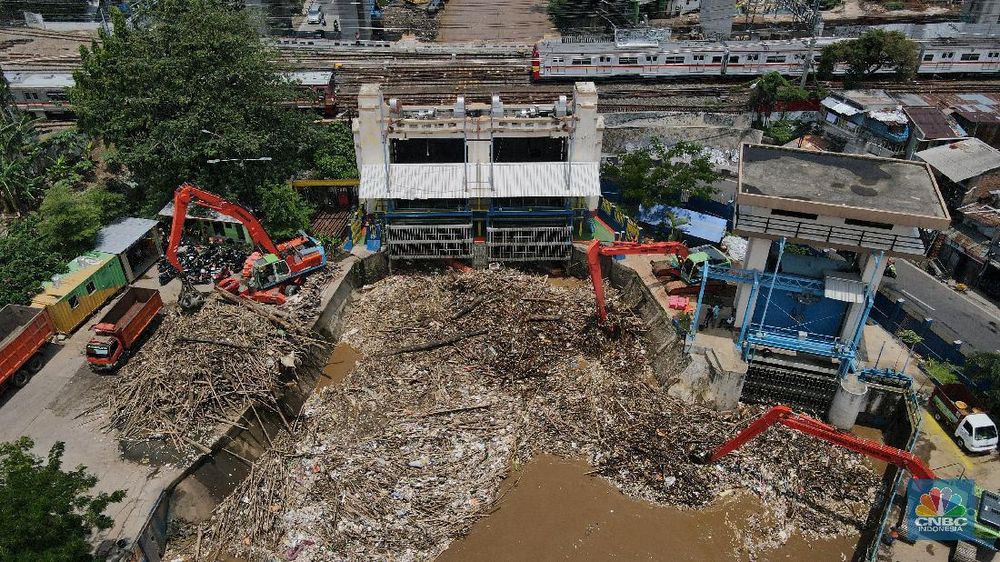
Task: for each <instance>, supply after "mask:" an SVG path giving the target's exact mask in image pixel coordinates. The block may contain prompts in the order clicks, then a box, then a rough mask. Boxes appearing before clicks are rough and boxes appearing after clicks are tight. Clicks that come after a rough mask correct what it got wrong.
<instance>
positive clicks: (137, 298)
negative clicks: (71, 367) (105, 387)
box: [87, 287, 163, 372]
mask: <svg viewBox="0 0 1000 562" xmlns="http://www.w3.org/2000/svg"><path fill="white" fill-rule="evenodd" d="M162 308H163V299H161V298H160V292H159V291H157V290H156V289H142V288H139V287H129V289H128V290H127V291H125V293H124V294H123V295H122V296H121V298H120V299H118V302H116V303H115V305H114V306H112V307H111V310H109V311H108V312H107V313H106V314H105V315H104V317H103V318H101V320H100V321H99V322H98V323H97V324H94V326H93V327H92V329H93V330H94V331H95V332H96V334H95V335H94V337H93V338H91V340H90V341H89V342H88V343H87V363H88V364H89V365H90V368H91V370H93V371H95V372H102V371H114V370H115V369H117V368H119V367H121V366H122V365H124V364H125V361H126V360H128V356H129V355H131V353H132V351H134V349H135V348H136V347H137V344H138V342H139V340H140V339H142V336H143V335H144V334H145V333H146V331H147V330H148V329H149V327H150V326H151V325H152V324H153V320H154V319H156V315H157V313H159V312H160V310H161V309H162Z"/></svg>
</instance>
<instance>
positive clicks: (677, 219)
mask: <svg viewBox="0 0 1000 562" xmlns="http://www.w3.org/2000/svg"><path fill="white" fill-rule="evenodd" d="M664 218H665V219H667V220H668V221H670V234H668V235H667V240H670V241H671V242H676V241H678V240H680V239H681V235H682V234H684V231H683V230H681V228H680V227H682V226H684V225H685V224H688V223H689V222H691V221H690V220H689V219H688V218H687V217H681V216H677V215H676V214H674V213H672V212H671V211H667V214H666V216H665V217H664Z"/></svg>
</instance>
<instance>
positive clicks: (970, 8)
mask: <svg viewBox="0 0 1000 562" xmlns="http://www.w3.org/2000/svg"><path fill="white" fill-rule="evenodd" d="M961 19H962V21H963V22H965V23H982V24H994V23H1000V2H996V1H995V0H965V1H964V2H962V16H961Z"/></svg>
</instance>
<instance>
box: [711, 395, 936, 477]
mask: <svg viewBox="0 0 1000 562" xmlns="http://www.w3.org/2000/svg"><path fill="white" fill-rule="evenodd" d="M776 423H780V424H781V425H783V426H785V427H788V428H791V429H794V430H796V431H801V432H802V433H805V434H807V435H812V436H813V437H818V438H820V439H822V440H824V441H827V442H830V443H833V444H834V445H838V446H840V447H843V448H845V449H849V450H851V451H854V452H856V453H861V454H863V455H867V456H869V457H871V458H873V459H878V460H880V461H883V462H887V463H892V464H894V465H896V466H898V467H900V468H904V469H906V470H907V471H908V472H909V473H910V474H912V475H913V477H914V478H927V479H934V478H937V476H935V474H934V471H933V470H931V469H930V468H929V467H928V466H927V465H926V464H924V461H922V460H920V458H919V457H917V456H916V455H914V454H913V453H910V452H908V451H903V450H902V449H897V448H895V447H890V446H888V445H883V444H882V443H877V442H875V441H870V440H868V439H864V438H861V437H858V436H856V435H852V434H850V433H846V432H842V431H837V429H836V428H835V427H833V426H831V425H828V424H825V423H823V422H821V421H820V420H818V419H816V418H813V417H810V416H807V415H805V414H798V413H795V412H793V411H792V409H791V408H789V407H788V406H774V407H773V408H771V409H770V410H768V411H767V412H765V413H764V415H762V416H761V417H759V418H757V419H756V420H754V421H753V423H751V424H750V425H749V426H747V427H746V429H744V430H743V431H741V432H740V433H739V434H737V435H736V437H733V438H732V439H730V440H729V441H726V442H725V443H723V444H722V445H721V446H719V448H718V449H716V450H715V451H712V452H709V453H707V454H701V455H697V456H696V459H695V460H697V461H698V462H702V463H712V462H715V461H717V460H719V459H721V458H722V457H724V456H726V455H728V454H729V453H731V452H733V451H735V450H736V449H739V448H740V447H742V446H743V445H745V444H746V443H747V442H748V441H750V440H751V439H753V438H754V437H757V436H758V435H760V434H761V433H763V432H764V431H766V430H767V428H769V427H771V426H772V425H774V424H776Z"/></svg>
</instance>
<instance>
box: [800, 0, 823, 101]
mask: <svg viewBox="0 0 1000 562" xmlns="http://www.w3.org/2000/svg"><path fill="white" fill-rule="evenodd" d="M819 22H820V17H819V0H816V1H815V3H814V4H813V21H812V38H810V39H809V53H808V54H807V55H806V60H805V61H803V64H802V79H801V80H799V87H800V88H805V87H806V78H808V77H809V70H810V69H811V68H812V62H813V49H815V48H816V28H817V27H819Z"/></svg>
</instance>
